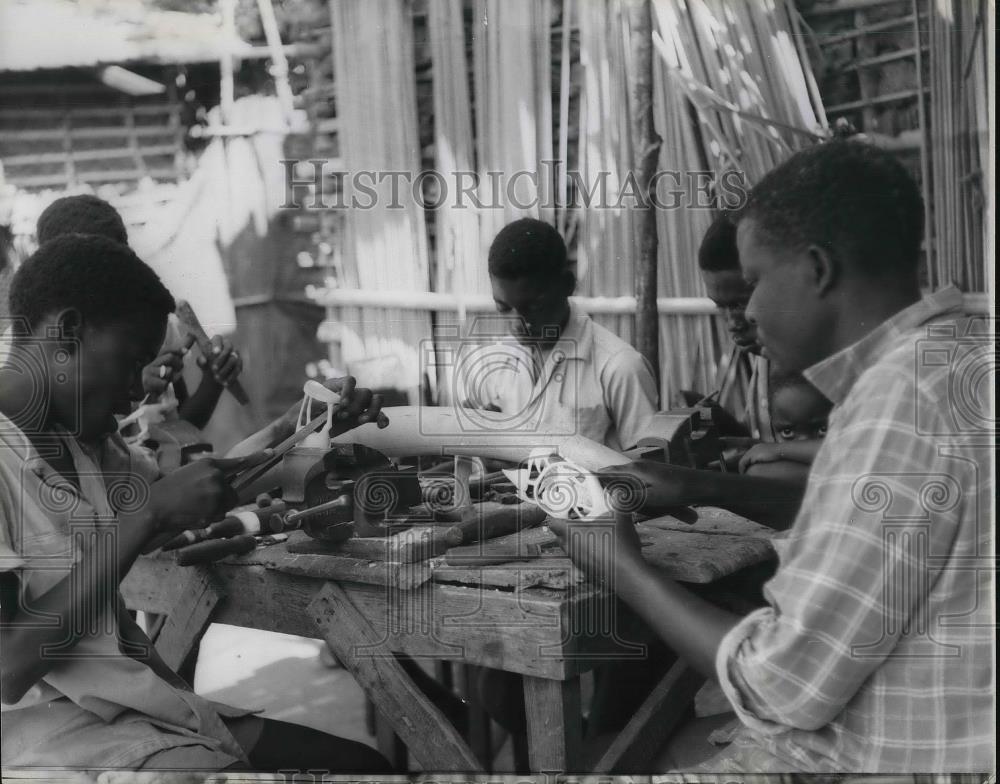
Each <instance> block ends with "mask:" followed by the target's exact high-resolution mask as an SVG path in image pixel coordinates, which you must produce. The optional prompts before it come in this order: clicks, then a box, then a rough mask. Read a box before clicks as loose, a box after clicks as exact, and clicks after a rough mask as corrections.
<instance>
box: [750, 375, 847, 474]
mask: <svg viewBox="0 0 1000 784" xmlns="http://www.w3.org/2000/svg"><path fill="white" fill-rule="evenodd" d="M770 388H771V422H772V424H773V426H774V435H775V438H776V439H777V440H776V441H774V442H772V443H761V444H755V445H754V446H752V447H751V448H750V449H749V450H747V453H746V454H745V455H743V457H742V459H741V460H740V472H741V473H744V474H750V475H753V476H769V477H777V478H783V479H792V478H796V477H801V478H803V479H804V478H805V477H806V476H807V475H808V474H809V467H810V466H811V465H812V462H813V459H814V458H815V457H816V453H817V452H818V451H819V447H820V443H821V442H822V440H823V437H824V436H825V435H826V426H827V419H828V418H829V416H830V409H831V408H832V407H833V404H832V403H831V402H830V401H829V400H827V399H826V398H825V397H823V395H822V394H820V392H819V390H818V389H816V387H814V386H813V385H812V384H810V383H809V382H808V381H806V380H805V379H804V378H803V377H802V376H801V375H799V374H798V373H781V372H778V371H772V373H771V378H770Z"/></svg>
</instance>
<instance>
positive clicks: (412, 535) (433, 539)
mask: <svg viewBox="0 0 1000 784" xmlns="http://www.w3.org/2000/svg"><path fill="white" fill-rule="evenodd" d="M447 530H448V526H447V525H421V526H415V527H413V528H410V529H408V530H406V531H401V532H400V533H398V534H393V535H392V536H382V537H380V536H356V537H353V538H351V539H348V540H346V541H344V542H341V543H340V544H338V545H336V546H334V547H328V548H324V547H323V545H322V543H320V542H317V543H316V546H315V549H314V550H313V551H314V552H315V551H319V550H324V549H325V550H326V551H327V552H335V553H338V554H342V555H345V556H349V557H352V558H361V559H366V560H370V561H397V562H400V563H412V562H414V561H426V560H427V559H429V558H433V557H434V556H436V555H441V554H442V553H444V552H445V551H446V550H447V549H448V547H450V545H449V544H448V541H447V540H446V539H445V534H446V532H447ZM306 547H308V545H307V544H306V543H305V542H303V544H302V545H297V546H296V548H295V550H293V551H292V552H308V550H306V549H305V548H306Z"/></svg>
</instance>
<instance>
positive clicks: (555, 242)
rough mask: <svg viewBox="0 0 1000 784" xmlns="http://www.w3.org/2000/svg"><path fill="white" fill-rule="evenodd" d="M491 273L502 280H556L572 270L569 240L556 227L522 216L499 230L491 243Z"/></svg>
mask: <svg viewBox="0 0 1000 784" xmlns="http://www.w3.org/2000/svg"><path fill="white" fill-rule="evenodd" d="M489 270H490V274H491V275H493V276H495V277H497V278H501V279H503V280H514V279H517V278H533V279H535V280H542V281H550V280H555V279H556V278H558V277H559V276H560V275H562V274H563V273H565V272H567V271H569V270H570V268H569V263H568V259H567V253H566V243H565V242H564V241H563V238H562V236H561V235H560V234H559V232H558V231H556V229H555V228H554V227H553V226H551V225H549V224H548V223H545V222H544V221H540V220H537V219H535V218H521V219H520V220H516V221H514V222H513V223H508V224H507V225H506V226H504V227H503V228H502V229H500V231H499V233H497V236H496V237H495V238H494V239H493V242H492V244H491V245H490V253H489Z"/></svg>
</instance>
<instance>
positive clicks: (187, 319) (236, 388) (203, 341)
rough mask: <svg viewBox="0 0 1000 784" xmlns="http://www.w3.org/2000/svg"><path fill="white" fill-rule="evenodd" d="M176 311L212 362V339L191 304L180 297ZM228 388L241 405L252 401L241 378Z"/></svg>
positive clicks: (203, 352)
mask: <svg viewBox="0 0 1000 784" xmlns="http://www.w3.org/2000/svg"><path fill="white" fill-rule="evenodd" d="M176 311H177V319H178V321H180V322H181V324H183V325H184V328H185V329H186V330H187V331H188V333H189V334H190V335H191V337H193V338H194V340H195V343H197V344H198V348H199V349H200V350H201V353H202V355H203V356H204V357H205V360H206V361H208V362H211V361H212V340H211V339H210V338H209V337H208V334H207V333H206V332H205V330H204V329H203V328H202V326H201V322H200V321H198V317H197V316H196V315H195V314H194V311H193V310H192V309H191V306H190V305H189V304H188V303H187V302H186V301H185V300H183V299H179V300H177V308H176ZM226 389H228V390H229V392H230V393H231V394H232V396H233V397H235V398H236V400H237V401H238V402H239V404H240V405H241V406H245V405H247V404H248V403H249V402H250V398H249V397H247V393H246V390H245V389H243V385H242V384H241V383H240V382H239V379H237V380H236V381H234V382H233V383H232V384H229V385H228V386H227V387H226Z"/></svg>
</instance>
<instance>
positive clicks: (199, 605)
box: [153, 566, 222, 672]
mask: <svg viewBox="0 0 1000 784" xmlns="http://www.w3.org/2000/svg"><path fill="white" fill-rule="evenodd" d="M185 576H186V577H187V579H186V581H185V582H184V584H183V585H181V586H180V588H179V590H178V591H177V602H176V603H175V604H174V606H173V608H172V609H171V610H170V612H169V613H167V617H166V620H165V621H163V624H162V625H161V626H160V631H159V634H157V635H156V639H155V641H154V643H153V644H154V645H155V646H156V650H157V652H158V653H159V654H160V658H162V659H163V661H165V662H166V663H167V666H168V667H170V668H171V669H172V670H174V671H175V672H176V671H178V670H180V669H181V667H182V666H183V664H184V662H185V661H186V660H187V658H188V656H190V655H191V652H192V651H193V650H194V649H195V647H196V646H197V644H198V642H199V641H200V640H201V636H202V635H203V634H204V633H205V629H207V628H208V624H209V622H210V619H211V615H212V611H213V610H214V609H215V606H216V605H217V604H218V603H219V602H220V601H221V600H222V594H220V593H219V591H218V590H217V589H216V587H215V585H214V584H213V582H212V576H211V571H210V570H209V569H208V568H207V567H204V566H195V567H191V568H190V571H189V572H187V574H186V575H185Z"/></svg>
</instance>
